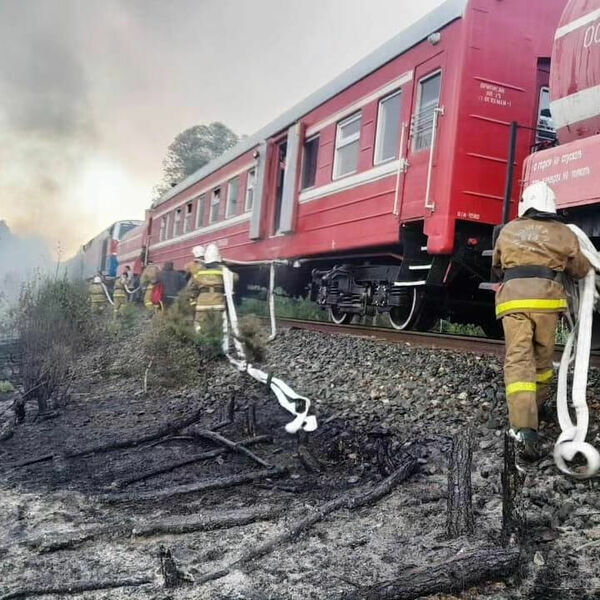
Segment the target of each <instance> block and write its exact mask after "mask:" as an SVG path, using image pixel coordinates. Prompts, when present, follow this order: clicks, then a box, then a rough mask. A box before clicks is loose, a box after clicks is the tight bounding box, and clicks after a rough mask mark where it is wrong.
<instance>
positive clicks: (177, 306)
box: [142, 290, 223, 386]
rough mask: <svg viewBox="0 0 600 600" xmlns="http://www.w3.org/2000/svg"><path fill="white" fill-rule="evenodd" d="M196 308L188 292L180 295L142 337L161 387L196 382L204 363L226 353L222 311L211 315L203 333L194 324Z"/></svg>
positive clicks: (152, 368)
mask: <svg viewBox="0 0 600 600" xmlns="http://www.w3.org/2000/svg"><path fill="white" fill-rule="evenodd" d="M193 321H194V309H193V307H192V306H191V305H190V295H189V292H188V291H187V290H183V291H182V293H180V294H179V296H178V297H177V299H176V301H175V302H174V303H173V305H172V306H171V307H170V308H169V309H168V310H167V311H166V312H165V313H164V314H161V313H159V314H157V315H155V316H154V317H153V318H152V320H151V322H150V323H149V325H148V327H147V328H146V331H145V333H144V335H143V337H142V348H143V352H144V356H145V361H146V364H152V366H151V373H152V376H153V377H154V378H155V379H157V380H158V381H159V383H160V384H161V385H164V386H173V385H177V384H181V383H182V382H185V383H189V382H190V381H193V380H194V379H195V378H196V377H197V376H198V372H199V368H200V367H201V365H202V364H205V363H206V362H208V361H211V360H213V359H215V358H216V357H218V356H220V355H221V353H222V349H221V342H222V337H223V318H222V314H221V313H220V312H211V313H208V314H207V317H206V323H205V325H204V327H203V329H202V331H201V332H200V333H197V332H196V331H195V329H194V325H193Z"/></svg>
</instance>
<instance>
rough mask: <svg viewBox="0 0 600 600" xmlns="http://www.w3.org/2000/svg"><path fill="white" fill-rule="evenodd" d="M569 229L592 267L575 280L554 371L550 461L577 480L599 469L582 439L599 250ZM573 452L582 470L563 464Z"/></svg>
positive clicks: (598, 281)
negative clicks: (556, 429)
mask: <svg viewBox="0 0 600 600" xmlns="http://www.w3.org/2000/svg"><path fill="white" fill-rule="evenodd" d="M569 228H570V229H571V230H572V231H573V232H574V233H575V235H576V236H577V238H578V240H579V245H580V247H581V251H582V253H583V254H584V256H585V257H586V258H587V259H588V260H589V261H590V264H591V265H592V269H590V271H589V272H588V274H587V275H586V276H585V277H584V278H583V279H581V280H580V281H579V284H578V287H579V302H578V304H579V306H578V307H577V306H576V307H575V308H573V312H574V313H575V314H573V315H572V319H573V328H572V329H571V332H570V334H569V337H568V339H567V343H566V344H565V349H564V352H563V355H562V358H561V361H560V367H559V371H558V390H557V401H556V408H557V413H558V422H559V425H560V429H561V434H560V436H559V437H558V440H557V441H556V444H555V445H554V461H555V463H556V466H557V467H558V468H559V469H560V470H561V471H562V472H563V473H566V474H567V475H571V476H573V477H577V478H579V479H587V478H589V477H593V476H594V475H595V474H596V473H597V472H598V470H599V469H600V454H598V451H597V450H596V448H594V447H593V446H592V445H591V444H589V443H588V442H586V441H585V438H586V436H587V430H588V425H589V410H588V406H587V403H586V388H587V378H588V370H589V363H590V349H591V341H592V321H593V316H594V305H595V303H596V299H597V298H598V289H600V277H599V276H598V275H597V274H598V273H600V252H598V251H597V250H596V248H595V247H594V245H593V244H592V242H591V241H590V239H589V238H588V237H587V236H586V235H585V233H583V231H581V229H579V228H578V227H576V226H575V225H569ZM573 354H574V359H575V363H574V373H573V383H572V389H571V397H572V405H573V408H574V409H575V418H576V423H573V422H572V421H571V416H570V415H569V406H568V393H569V390H568V375H569V366H570V364H571V360H572V358H573ZM576 454H581V455H582V456H583V457H584V458H585V460H586V466H585V469H584V470H583V471H581V472H574V471H572V470H571V469H570V468H569V466H568V465H567V462H570V461H572V460H573V459H574V458H575V455H576Z"/></svg>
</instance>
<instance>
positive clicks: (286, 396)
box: [223, 266, 317, 433]
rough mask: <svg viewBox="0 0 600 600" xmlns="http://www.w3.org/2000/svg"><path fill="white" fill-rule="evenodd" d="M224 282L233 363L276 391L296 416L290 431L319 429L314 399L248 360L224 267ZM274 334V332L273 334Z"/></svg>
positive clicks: (225, 336)
mask: <svg viewBox="0 0 600 600" xmlns="http://www.w3.org/2000/svg"><path fill="white" fill-rule="evenodd" d="M273 283H274V267H273V266H272V267H271V276H270V285H269V289H270V291H271V297H272V288H273ZM223 285H224V289H225V298H226V300H227V310H226V311H223V352H224V354H225V356H226V357H227V359H228V360H229V362H230V363H231V364H232V365H233V366H234V367H236V368H237V369H238V370H239V371H241V372H246V373H248V375H250V377H252V378H253V379H256V381H259V382H260V383H262V384H264V385H266V386H267V387H269V389H270V390H271V391H272V392H273V393H274V394H275V397H276V398H277V400H278V402H279V404H280V405H281V406H282V407H283V408H284V409H285V410H287V411H288V412H289V413H291V414H292V415H294V419H293V420H292V421H291V422H289V423H288V424H287V425H286V426H285V430H286V431H287V432H288V433H296V432H297V431H299V430H300V429H302V430H304V431H314V430H315V429H316V428H317V418H316V417H315V416H314V415H310V414H309V412H310V405H311V402H310V400H309V399H308V398H306V397H305V396H300V395H299V394H297V393H296V392H295V391H294V390H293V389H292V388H291V387H290V386H288V385H287V384H286V383H285V382H283V381H282V380H281V379H279V378H277V377H273V375H272V374H270V373H265V372H264V371H261V370H260V369H257V368H256V367H254V366H253V365H252V364H250V363H249V362H248V361H247V360H246V354H245V352H244V347H243V345H242V343H241V342H240V340H239V327H238V319H237V313H236V310H235V304H234V302H233V273H232V272H231V271H230V270H229V269H228V268H227V267H225V266H223ZM271 314H272V316H271V325H272V326H273V325H274V312H272V313H271ZM229 327H231V330H232V333H233V343H234V348H235V353H236V354H237V357H236V356H234V355H233V354H232V353H231V352H230V346H229ZM271 336H272V337H273V334H271Z"/></svg>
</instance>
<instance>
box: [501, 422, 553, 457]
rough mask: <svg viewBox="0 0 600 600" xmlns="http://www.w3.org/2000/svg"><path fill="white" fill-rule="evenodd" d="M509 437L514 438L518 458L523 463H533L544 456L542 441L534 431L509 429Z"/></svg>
mask: <svg viewBox="0 0 600 600" xmlns="http://www.w3.org/2000/svg"><path fill="white" fill-rule="evenodd" d="M510 435H511V437H513V438H514V440H515V442H516V447H517V453H518V456H519V458H521V459H522V460H523V461H525V462H534V461H536V460H539V459H540V458H543V457H544V456H545V454H546V453H545V452H544V449H543V447H542V440H541V439H540V435H539V433H538V432H537V431H536V430H535V429H528V428H523V429H516V430H515V429H511V430H510Z"/></svg>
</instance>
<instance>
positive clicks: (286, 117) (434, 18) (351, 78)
mask: <svg viewBox="0 0 600 600" xmlns="http://www.w3.org/2000/svg"><path fill="white" fill-rule="evenodd" d="M468 2H469V0H446V1H445V2H443V3H442V4H440V6H438V7H437V8H435V9H434V10H432V11H431V12H429V13H428V14H426V15H425V16H424V17H422V18H421V19H419V20H418V21H416V22H415V23H413V24H412V25H410V26H409V27H407V28H406V29H404V30H402V31H401V32H400V33H398V34H397V35H395V36H394V37H393V38H391V39H390V40H388V41H387V42H386V43H385V44H383V45H382V46H380V47H379V48H377V49H376V50H375V51H373V52H372V53H371V54H368V55H367V56H365V58H363V59H361V60H360V61H359V62H357V63H355V64H354V65H352V66H351V67H350V68H349V69H347V70H346V71H343V72H342V73H341V74H340V75H338V76H337V77H336V78H335V79H333V80H332V81H330V82H329V83H327V84H326V85H324V86H323V87H322V88H319V89H318V90H317V91H316V92H314V93H312V94H311V95H310V96H308V97H307V98H305V99H304V100H302V101H301V102H299V103H298V104H296V105H294V106H293V107H292V108H290V109H289V110H287V111H286V112H284V113H283V114H282V115H280V116H279V117H278V118H277V119H275V120H274V121H272V122H271V123H269V124H268V125H266V126H265V127H263V128H262V129H260V130H259V131H257V132H256V133H255V134H253V135H251V136H249V137H247V138H244V139H243V140H242V141H241V142H239V143H238V144H236V145H235V146H234V147H233V148H231V149H230V150H228V151H227V152H225V153H224V154H222V155H221V156H219V157H218V158H215V159H214V160H212V161H211V162H209V163H208V164H207V165H205V166H204V167H202V168H200V169H198V171H196V172H195V173H192V175H189V176H188V177H186V178H185V179H184V180H183V181H181V182H180V183H178V184H177V185H176V186H174V187H173V188H171V189H170V190H169V191H168V192H166V193H165V194H164V195H163V196H161V197H160V198H159V199H158V200H157V201H155V202H153V203H152V208H155V207H156V206H159V205H160V204H162V203H163V202H166V201H167V200H170V199H171V198H173V197H174V196H176V195H177V194H178V193H179V192H181V191H183V190H185V189H187V188H188V187H190V186H191V185H194V184H195V183H197V182H198V181H201V180H202V179H204V178H205V177H208V176H209V175H210V174H211V173H214V172H215V171H217V170H218V169H220V168H221V167H223V166H225V165H226V164H228V163H230V162H231V161H232V160H234V159H236V158H237V157H238V156H241V155H242V154H244V153H245V152H248V151H249V150H251V149H252V148H254V147H255V146H257V145H258V144H260V143H261V142H263V141H264V140H266V139H268V138H270V137H272V136H273V135H275V134H276V133H278V132H280V131H283V130H284V129H285V128H286V127H288V126H290V125H291V124H292V123H294V122H296V121H297V120H298V119H300V118H302V117H303V116H304V115H306V114H308V113H309V112H311V111H312V110H314V109H315V108H317V107H318V106H320V105H321V104H323V103H325V102H326V101H327V100H329V99H330V98H333V97H334V96H336V95H337V94H339V93H340V92H342V91H343V90H345V89H347V88H348V87H350V86H351V85H352V84H354V83H356V82H357V81H360V80H361V79H363V78H364V77H366V76H367V75H369V74H370V73H372V72H373V71H375V70H376V69H378V68H380V67H382V66H383V65H385V64H386V63H388V62H390V61H391V60H393V59H394V58H396V57H397V56H400V55H401V54H403V53H404V52H406V51H407V50H409V49H410V48H412V47H413V46H415V45H417V44H418V43H419V42H422V41H423V40H424V39H426V38H427V36H429V35H430V34H431V33H433V32H435V31H438V30H439V29H441V28H442V27H445V26H446V25H448V24H449V23H451V22H452V21H455V20H456V19H459V18H460V17H462V16H463V15H464V12H465V8H466V6H467V4H468Z"/></svg>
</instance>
